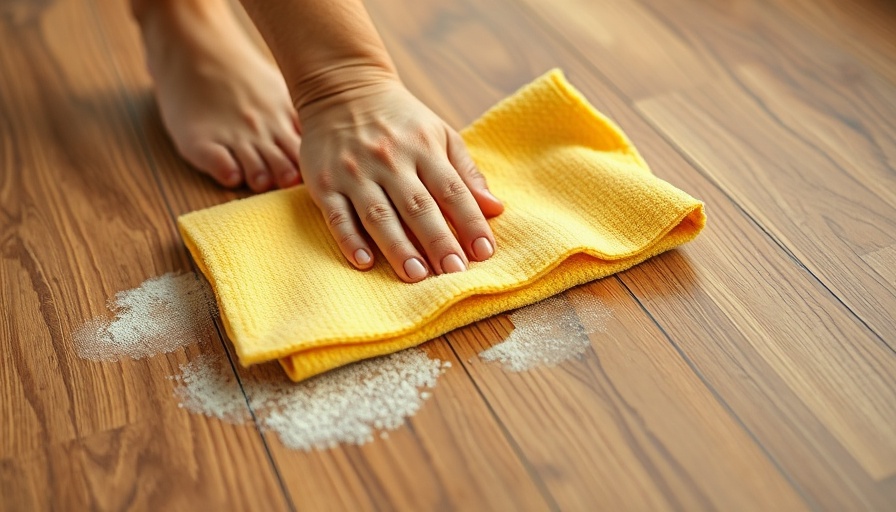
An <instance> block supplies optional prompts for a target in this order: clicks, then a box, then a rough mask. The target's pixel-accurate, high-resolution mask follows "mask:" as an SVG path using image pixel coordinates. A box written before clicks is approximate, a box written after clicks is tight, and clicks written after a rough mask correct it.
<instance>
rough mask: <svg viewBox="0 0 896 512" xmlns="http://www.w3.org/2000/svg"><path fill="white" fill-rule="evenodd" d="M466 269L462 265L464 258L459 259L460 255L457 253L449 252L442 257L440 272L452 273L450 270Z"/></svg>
mask: <svg viewBox="0 0 896 512" xmlns="http://www.w3.org/2000/svg"><path fill="white" fill-rule="evenodd" d="M464 270H467V268H466V267H465V266H464V260H462V259H460V256H458V255H457V254H449V255H448V256H445V257H444V258H442V272H445V273H449V274H450V273H452V272H463V271H464Z"/></svg>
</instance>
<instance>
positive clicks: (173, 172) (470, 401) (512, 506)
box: [97, 2, 551, 510]
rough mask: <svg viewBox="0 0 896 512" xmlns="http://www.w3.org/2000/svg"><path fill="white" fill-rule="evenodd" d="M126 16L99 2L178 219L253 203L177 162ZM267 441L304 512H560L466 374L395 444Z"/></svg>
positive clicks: (441, 391)
mask: <svg viewBox="0 0 896 512" xmlns="http://www.w3.org/2000/svg"><path fill="white" fill-rule="evenodd" d="M123 11H124V8H123V7H122V6H121V5H119V4H117V3H102V2H99V3H97V13H98V16H99V19H100V20H101V21H102V24H103V26H104V27H105V30H106V35H107V37H108V39H109V41H110V47H113V48H114V49H115V50H114V52H115V62H116V63H117V65H118V67H119V70H120V72H121V74H122V77H123V80H124V82H125V84H126V86H125V87H126V90H127V91H128V92H129V96H130V97H131V98H132V99H135V100H136V101H137V102H138V103H137V104H138V105H139V107H138V109H139V111H140V112H141V117H140V120H139V126H138V129H139V130H141V132H142V134H143V136H144V138H145V140H146V141H147V143H148V145H149V147H150V152H151V154H152V158H153V161H154V162H155V167H156V170H157V173H158V177H159V179H160V182H161V185H162V188H163V190H164V191H165V194H166V196H167V198H168V201H169V202H170V205H171V208H172V211H173V213H174V214H175V215H178V214H181V213H186V212H188V211H192V210H195V209H199V208H203V207H207V206H211V205H213V204H218V203H221V202H225V201H226V200H230V199H232V198H233V197H235V196H238V195H241V194H245V191H242V192H239V193H233V192H230V191H225V190H222V189H220V188H218V187H217V186H215V185H214V184H213V183H212V182H211V180H209V179H207V178H205V177H204V176H200V175H199V174H198V173H196V172H195V171H194V170H192V169H189V167H188V166H187V165H186V164H185V163H183V162H182V161H181V160H180V159H179V158H178V157H177V156H176V153H175V152H174V149H173V148H172V147H171V144H170V143H169V142H168V141H167V138H166V137H165V135H164V132H163V130H162V127H161V125H160V124H159V122H158V116H156V115H155V114H154V113H153V112H152V111H151V108H152V102H151V101H150V100H149V99H148V97H147V96H146V95H145V91H146V90H147V89H148V86H149V83H150V82H149V77H148V75H147V74H146V72H145V70H144V68H143V66H142V65H141V64H140V63H141V62H142V60H141V59H140V48H139V45H138V39H137V36H136V33H135V31H134V28H133V27H128V26H123V25H121V24H120V23H116V22H115V20H118V19H120V18H121V16H123V15H124V13H123ZM221 332H223V329H221ZM426 348H427V351H428V352H429V353H430V354H432V355H433V356H434V357H439V358H440V359H443V360H449V361H454V362H455V367H457V366H459V365H458V363H457V362H456V360H455V359H454V356H453V354H452V352H451V350H450V348H449V347H448V346H447V345H446V344H445V342H444V341H439V340H436V341H433V342H431V343H429V344H427V345H426ZM239 374H240V377H241V378H242V379H253V378H258V379H274V378H277V377H280V378H281V379H282V370H281V369H280V368H279V366H278V365H276V364H271V365H262V366H257V367H253V368H249V369H243V368H240V369H239ZM265 438H266V440H267V442H268V444H269V446H270V450H271V453H272V456H273V459H274V461H275V463H276V465H277V467H278V468H279V471H280V475H281V478H282V479H283V482H284V484H285V486H286V488H287V490H288V492H289V494H290V497H291V500H292V503H293V504H294V506H295V508H296V509H299V510H321V509H327V510H333V509H336V510H374V509H405V510H431V509H449V510H466V509H477V508H484V509H490V510H547V509H550V508H551V506H550V504H549V503H548V502H547V501H546V500H545V498H544V497H543V496H542V494H541V490H540V489H539V487H538V485H537V483H536V482H535V481H533V479H532V477H531V476H530V475H529V473H528V471H527V469H526V467H525V466H524V465H523V463H522V462H521V461H520V459H519V457H518V456H517V454H516V453H515V452H514V450H513V447H512V446H511V445H510V444H509V442H508V441H507V439H506V438H505V436H504V433H503V431H502V430H501V428H500V425H499V424H498V423H497V422H496V421H495V419H494V418H493V416H492V415H491V413H490V412H489V410H488V408H487V407H486V404H485V403H484V402H483V400H482V398H481V397H480V396H479V395H478V394H477V392H476V389H475V387H474V386H473V385H472V383H471V382H470V381H469V379H468V378H467V377H466V375H465V374H463V373H462V372H460V371H459V370H455V371H453V372H450V373H448V374H446V375H443V376H442V377H441V378H440V379H439V383H438V386H437V387H436V389H435V390H434V393H433V397H432V398H430V399H429V400H428V401H427V402H426V404H425V406H424V408H423V409H422V410H421V411H420V412H419V413H418V414H417V415H416V416H415V417H414V418H412V419H411V420H409V422H408V425H407V426H406V427H404V428H402V429H400V430H398V431H396V432H391V433H390V434H389V437H388V439H378V440H376V441H375V442H373V443H370V444H367V445H364V446H361V447H354V446H340V447H337V448H335V449H331V450H326V451H319V452H311V453H304V452H300V451H295V450H290V449H288V448H286V447H285V446H283V445H282V444H281V443H280V441H279V440H278V439H277V436H276V434H274V433H268V434H265Z"/></svg>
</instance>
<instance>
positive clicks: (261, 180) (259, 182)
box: [255, 173, 270, 187]
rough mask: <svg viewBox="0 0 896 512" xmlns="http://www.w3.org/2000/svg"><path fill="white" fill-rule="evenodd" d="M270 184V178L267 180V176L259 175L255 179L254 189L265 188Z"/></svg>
mask: <svg viewBox="0 0 896 512" xmlns="http://www.w3.org/2000/svg"><path fill="white" fill-rule="evenodd" d="M268 183H270V178H268V175H267V174H264V173H262V174H259V175H258V176H256V177H255V186H256V187H266V186H268Z"/></svg>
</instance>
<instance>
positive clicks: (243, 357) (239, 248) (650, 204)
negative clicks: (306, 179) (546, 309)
mask: <svg viewBox="0 0 896 512" xmlns="http://www.w3.org/2000/svg"><path fill="white" fill-rule="evenodd" d="M461 135H462V136H463V139H464V141H465V142H466V144H467V148H468V149H469V151H470V154H471V155H472V157H473V159H474V160H475V161H476V163H477V165H478V166H479V169H480V170H481V171H482V173H483V174H484V175H485V176H486V177H487V179H488V183H489V186H490V188H491V190H492V191H493V192H494V194H495V195H496V196H498V197H499V198H501V199H502V200H503V202H504V205H505V211H504V213H503V214H501V215H500V216H498V217H496V218H494V219H491V220H490V224H491V227H492V230H493V231H494V234H495V239H496V241H497V250H496V252H495V255H494V256H492V258H491V259H489V260H487V261H485V262H480V263H477V262H471V263H470V267H469V269H468V270H467V271H465V272H458V273H453V274H444V275H439V276H432V277H428V278H426V279H424V280H423V281H421V282H418V283H414V284H407V283H404V282H402V281H400V280H399V279H398V277H397V276H395V274H394V273H393V271H392V270H391V268H389V266H388V264H387V263H386V260H385V258H383V257H378V258H377V259H376V261H377V263H376V265H375V266H374V268H373V269H372V270H370V271H367V272H361V271H358V270H355V269H354V268H352V267H351V266H350V265H349V264H348V263H347V262H346V261H345V259H344V258H343V256H342V253H341V252H340V251H339V248H338V247H337V245H336V243H335V242H334V241H333V239H332V237H331V235H330V232H329V231H328V229H327V226H326V223H325V221H324V220H323V218H322V216H321V214H320V213H319V211H318V210H317V208H316V207H315V205H314V203H312V201H311V198H310V197H309V195H308V192H307V190H306V189H305V187H304V186H298V187H293V188H290V189H287V190H278V191H274V192H268V193H266V194H261V195H258V196H254V197H251V198H248V199H243V200H239V201H233V202H230V203H226V204H222V205H219V206H215V207H212V208H208V209H206V210H201V211H197V212H192V213H189V214H186V215H183V216H182V217H180V219H179V220H178V225H179V228H180V232H181V234H182V235H183V238H184V241H185V242H186V245H187V247H188V248H189V250H190V252H191V253H192V255H193V258H194V259H195V260H196V263H197V265H198V266H199V268H200V269H201V271H202V272H203V274H205V276H206V277H207V278H208V281H209V283H211V286H212V288H213V289H214V292H215V296H216V298H217V301H218V305H219V310H220V314H221V320H222V322H223V324H224V328H225V329H226V331H227V334H228V336H229V337H230V339H231V341H232V342H233V345H234V347H235V349H236V353H237V354H238V356H239V360H240V363H241V364H243V365H251V364H255V363H261V362H265V361H271V360H274V359H279V360H280V363H281V364H282V366H283V368H284V369H285V370H286V372H287V373H288V374H289V377H290V378H291V379H292V380H294V381H300V380H302V379H306V378H308V377H311V376H313V375H316V374H319V373H321V372H325V371H327V370H330V369H333V368H336V367H338V366H341V365H345V364H348V363H351V362H354V361H358V360H361V359H365V358H369V357H374V356H379V355H384V354H389V353H392V352H396V351H398V350H401V349H404V348H407V347H411V346H415V345H418V344H420V343H422V342H424V341H426V340H429V339H431V338H434V337H436V336H440V335H442V334H444V333H446V332H448V331H451V330H453V329H456V328H458V327H461V326H463V325H466V324H469V323H472V322H475V321H477V320H480V319H483V318H486V317H489V316H492V315H495V314H498V313H501V312H504V311H507V310H510V309H514V308H518V307H522V306H525V305H528V304H531V303H533V302H537V301H539V300H542V299H544V298H547V297H549V296H551V295H554V294H557V293H560V292H562V291H564V290H566V289H568V288H571V287H573V286H576V285H580V284H583V283H586V282H588V281H592V280H594V279H598V278H601V277H605V276H608V275H610V274H613V273H615V272H619V271H622V270H625V269H627V268H629V267H631V266H633V265H636V264H638V263H641V262H642V261H644V260H646V259H647V258H650V257H652V256H654V255H657V254H659V253H661V252H664V251H667V250H669V249H672V248H673V247H676V246H678V245H680V244H682V243H685V242H687V241H689V240H691V239H693V238H694V237H695V236H697V234H698V233H699V232H700V230H701V229H702V228H703V226H704V224H705V216H704V213H703V205H702V203H700V202H699V201H697V200H695V199H694V198H692V197H691V196H689V195H688V194H686V193H684V192H682V191H680V190H678V189H677V188H675V187H673V186H672V185H670V184H668V183H666V182H665V181H663V180H661V179H659V178H657V177H655V176H654V175H652V174H651V173H650V170H649V169H648V167H647V164H646V163H645V162H644V160H643V159H642V158H641V156H640V155H639V154H638V152H637V151H636V150H635V148H634V146H633V145H632V144H631V142H629V140H628V139H627V138H626V136H625V135H624V134H623V133H622V131H621V130H620V129H619V128H618V127H617V126H616V125H615V124H614V123H613V122H612V121H610V120H609V119H607V118H606V117H604V116H603V115H601V114H600V113H599V112H597V111H596V110H595V109H594V108H593V107H592V106H591V105H589V104H588V102H587V101H586V100H585V99H584V98H583V97H582V95H581V94H580V93H579V92H578V91H576V90H575V89H574V88H573V87H572V86H571V85H570V84H569V83H568V82H567V81H566V79H565V78H564V76H563V74H562V73H561V72H560V71H558V70H554V71H551V72H549V73H547V74H546V75H544V76H542V77H541V78H538V79H537V80H535V81H534V82H533V83H531V84H529V85H527V86H525V87H523V88H522V89H521V90H519V91H518V92H516V93H515V94H513V95H512V96H510V97H508V98H506V99H504V100H503V101H501V102H500V103H498V104H497V105H496V106H494V107H493V108H492V109H490V110H489V111H488V112H486V113H485V114H484V115H483V116H482V117H481V118H479V119H478V120H476V121H475V122H474V123H473V124H472V125H470V126H469V127H467V128H466V129H464V130H462V132H461Z"/></svg>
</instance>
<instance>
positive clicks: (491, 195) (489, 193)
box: [482, 188, 501, 241]
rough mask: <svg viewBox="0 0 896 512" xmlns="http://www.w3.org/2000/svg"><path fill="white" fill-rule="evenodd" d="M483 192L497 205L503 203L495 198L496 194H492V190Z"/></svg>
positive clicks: (483, 190)
mask: <svg viewBox="0 0 896 512" xmlns="http://www.w3.org/2000/svg"><path fill="white" fill-rule="evenodd" d="M482 192H483V193H485V195H487V196H488V197H490V198H491V199H492V200H494V201H495V202H496V203H500V202H501V200H500V199H498V198H497V197H495V194H492V191H491V190H489V189H487V188H485V189H482ZM486 241H487V240H486Z"/></svg>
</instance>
